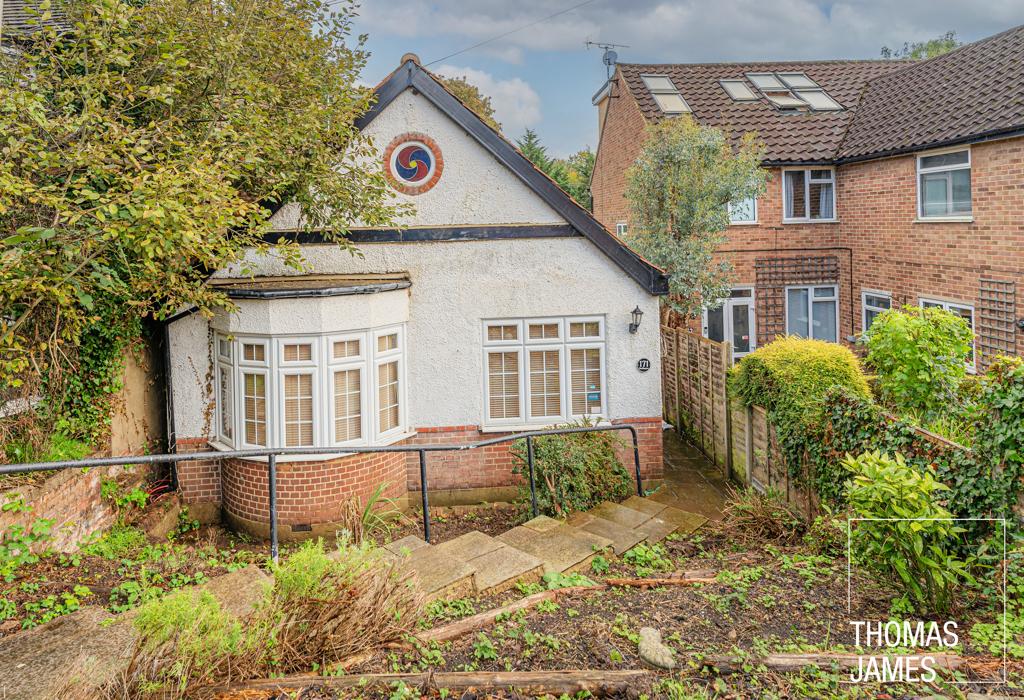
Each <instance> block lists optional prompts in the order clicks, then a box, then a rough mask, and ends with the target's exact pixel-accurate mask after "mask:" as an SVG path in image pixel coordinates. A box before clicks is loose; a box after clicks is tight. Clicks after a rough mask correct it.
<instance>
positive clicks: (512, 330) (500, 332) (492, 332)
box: [487, 325, 519, 340]
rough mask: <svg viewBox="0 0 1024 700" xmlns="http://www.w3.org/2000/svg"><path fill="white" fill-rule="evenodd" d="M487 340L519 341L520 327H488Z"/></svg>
mask: <svg viewBox="0 0 1024 700" xmlns="http://www.w3.org/2000/svg"><path fill="white" fill-rule="evenodd" d="M487 339H488V340H518V339H519V326H516V325H508V326H488V327H487Z"/></svg>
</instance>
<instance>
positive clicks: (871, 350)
mask: <svg viewBox="0 0 1024 700" xmlns="http://www.w3.org/2000/svg"><path fill="white" fill-rule="evenodd" d="M866 338H867V346H868V363H869V364H870V365H871V367H872V368H873V369H874V370H875V372H877V375H878V389H879V392H880V394H881V399H882V401H883V402H885V403H886V404H887V405H889V406H891V407H893V408H894V409H895V410H897V411H898V412H900V413H909V414H911V415H915V416H917V417H918V418H920V420H922V421H925V422H929V421H933V420H935V419H937V418H940V417H942V416H946V415H950V414H951V411H955V410H956V408H957V407H959V406H961V404H962V403H963V398H962V397H961V395H960V391H959V390H960V385H961V383H962V382H963V379H964V375H965V374H966V373H967V361H968V358H969V357H970V355H971V344H972V342H973V338H974V334H973V333H972V332H971V329H970V327H969V326H968V325H967V321H965V320H964V319H963V318H961V317H960V316H957V315H956V314H954V313H951V312H949V311H946V310H945V309H940V308H927V309H923V308H919V307H916V306H904V307H903V308H902V309H890V310H888V311H886V312H884V313H882V314H881V315H880V316H878V317H877V318H876V319H875V320H874V322H873V323H872V324H871V328H870V329H869V330H868V332H867V334H866Z"/></svg>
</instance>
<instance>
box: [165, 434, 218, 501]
mask: <svg viewBox="0 0 1024 700" xmlns="http://www.w3.org/2000/svg"><path fill="white" fill-rule="evenodd" d="M175 447H176V450H177V451H178V452H179V453H185V454H188V453H192V452H208V451H209V450H210V443H209V440H208V439H207V438H183V439H182V438H179V439H178V440H177V442H176V443H175ZM175 468H176V469H177V474H178V491H179V492H180V494H181V501H182V503H185V504H196V503H220V502H221V460H219V459H195V460H192V459H190V460H186V461H184V462H178V463H177V465H176V467H175Z"/></svg>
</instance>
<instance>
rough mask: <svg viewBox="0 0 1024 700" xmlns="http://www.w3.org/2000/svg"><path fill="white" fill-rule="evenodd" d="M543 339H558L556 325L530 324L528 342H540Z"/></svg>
mask: <svg viewBox="0 0 1024 700" xmlns="http://www.w3.org/2000/svg"><path fill="white" fill-rule="evenodd" d="M544 338H558V324H557V323H531V324H530V340H542V339H544Z"/></svg>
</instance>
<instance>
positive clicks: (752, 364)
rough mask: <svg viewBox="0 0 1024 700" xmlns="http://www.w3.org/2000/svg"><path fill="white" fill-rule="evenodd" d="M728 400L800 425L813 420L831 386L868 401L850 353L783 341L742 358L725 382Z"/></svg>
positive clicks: (787, 338)
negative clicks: (778, 414)
mask: <svg viewBox="0 0 1024 700" xmlns="http://www.w3.org/2000/svg"><path fill="white" fill-rule="evenodd" d="M729 382H730V389H731V390H732V394H733V395H734V396H736V397H737V398H739V399H740V401H742V402H743V403H744V404H745V405H747V406H764V407H765V408H766V409H767V410H768V411H769V412H777V411H778V412H781V413H784V414H786V415H787V416H788V417H789V418H795V419H797V420H799V421H801V422H803V421H805V420H807V419H808V418H810V417H811V416H812V415H816V414H817V413H818V412H819V410H820V408H821V406H822V400H823V398H824V396H825V392H827V391H828V390H829V389H831V388H832V387H834V386H842V387H845V388H846V389H847V390H849V391H850V392H852V393H854V394H856V395H858V396H863V397H865V398H869V397H870V396H871V390H870V389H869V388H868V382H867V378H866V377H865V375H864V371H863V369H862V368H861V363H860V360H859V359H857V356H856V355H854V354H853V353H852V352H851V351H850V349H849V348H847V347H845V346H843V345H837V344H836V343H826V342H825V341H823V340H810V339H808V338H798V337H796V336H785V337H782V338H779V339H778V340H776V341H774V342H772V343H769V344H768V345H765V346H764V347H761V348H758V349H757V350H755V351H754V352H752V353H750V354H749V355H747V356H746V357H744V358H743V359H742V360H741V361H740V362H739V364H738V365H736V367H734V368H733V369H732V371H731V372H730V376H729Z"/></svg>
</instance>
